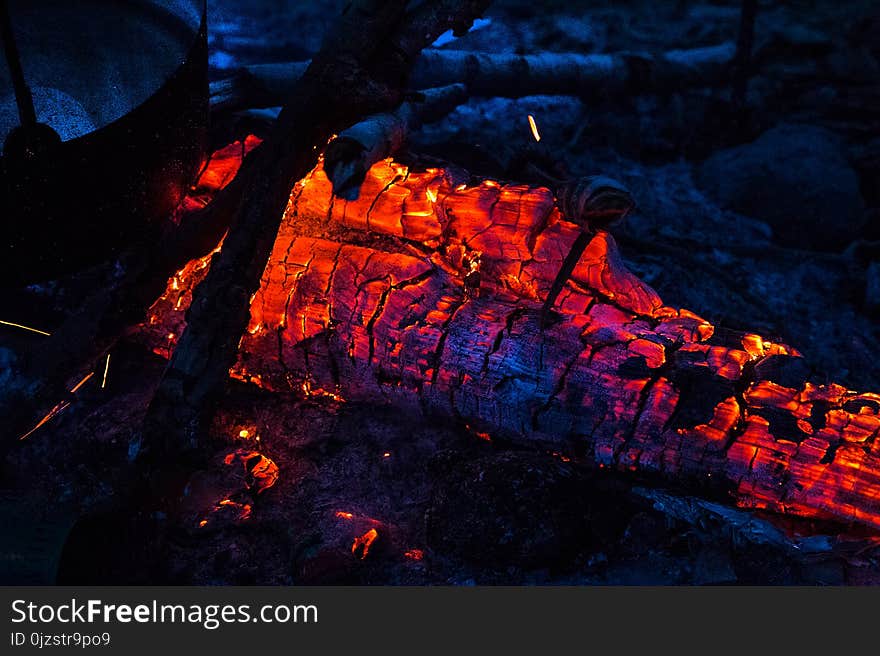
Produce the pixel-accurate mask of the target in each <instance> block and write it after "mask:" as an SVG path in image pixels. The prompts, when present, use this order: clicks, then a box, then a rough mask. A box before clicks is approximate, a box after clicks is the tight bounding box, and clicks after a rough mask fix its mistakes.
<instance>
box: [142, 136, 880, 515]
mask: <svg viewBox="0 0 880 656" xmlns="http://www.w3.org/2000/svg"><path fill="white" fill-rule="evenodd" d="M252 142H253V140H252V139H249V140H246V141H245V142H244V143H235V144H232V145H231V146H229V147H227V148H225V149H223V150H221V151H219V152H218V154H217V163H216V166H212V165H209V166H208V167H207V169H206V171H205V174H204V176H205V179H206V183H205V186H209V185H216V183H213V182H210V181H213V180H217V179H224V178H225V179H228V167H229V165H230V160H229V157H230V153H243V152H246V151H247V148H248V146H247V144H248V143H252ZM323 166H324V162H323V159H319V162H318V164H317V166H316V167H315V169H313V170H312V171H311V172H309V174H308V175H306V176H305V177H304V178H303V179H302V180H300V181H299V182H297V183H296V185H294V188H293V190H292V192H291V195H290V200H289V202H288V204H287V208H286V209H285V213H284V219H283V221H282V223H281V227H280V230H279V232H278V237H277V239H276V241H275V244H274V246H273V249H272V254H271V255H270V257H269V261H268V264H267V266H266V270H265V272H264V273H263V276H262V278H261V283H260V288H259V290H258V291H257V292H256V294H255V295H254V297H253V299H252V300H251V304H250V322H249V324H248V327H247V330H246V332H245V334H244V335H243V337H242V339H241V342H240V343H239V348H238V358H237V362H236V363H235V365H234V366H233V367H232V368H231V369H230V371H229V375H230V376H232V377H234V378H237V379H239V380H241V381H244V382H247V383H250V384H254V385H258V386H260V387H262V388H265V389H267V390H273V391H290V390H300V391H302V393H303V394H305V395H307V396H309V395H317V396H328V397H331V398H333V399H335V400H337V401H340V402H343V401H344V400H346V399H350V400H352V401H360V402H368V403H376V404H388V405H391V406H393V407H395V408H397V409H399V410H401V411H403V412H408V413H413V414H421V413H425V414H428V415H431V416H438V417H443V418H444V419H446V420H455V421H463V422H465V423H467V424H468V425H469V426H472V427H476V428H475V430H479V431H481V434H482V435H485V436H486V439H490V440H491V439H492V437H498V438H501V439H504V440H506V441H510V442H513V443H521V444H525V445H530V446H540V447H541V448H546V449H547V450H549V451H552V452H554V453H556V454H560V455H561V456H562V457H577V458H579V459H581V460H586V461H589V462H590V463H591V464H593V465H594V466H602V467H611V468H615V469H620V470H625V471H633V472H639V473H640V474H646V475H658V476H662V477H667V478H672V479H674V480H676V481H678V482H679V483H681V482H684V481H690V482H691V484H692V485H694V486H703V485H706V484H708V485H710V486H711V487H717V488H718V489H720V490H725V491H727V492H729V493H731V494H732V495H733V497H734V499H735V500H736V502H737V504H738V505H740V506H742V507H748V508H762V509H769V510H773V511H775V512H780V513H789V514H793V515H799V516H804V517H811V518H821V519H832V520H837V521H842V522H852V521H854V522H858V523H862V524H865V525H868V526H872V527H878V526H880V479H878V478H877V464H876V463H877V460H876V459H877V457H878V452H877V450H876V449H874V448H873V444H874V438H875V437H876V435H877V432H878V430H880V395H878V394H874V393H858V392H853V391H850V390H847V389H845V388H844V387H842V386H840V385H836V384H834V383H828V384H817V383H816V382H815V381H811V380H810V378H809V376H808V375H807V374H805V373H804V371H805V369H804V367H803V365H802V357H801V356H800V354H799V353H798V351H797V350H795V349H794V348H792V347H790V346H787V345H784V344H778V343H773V342H771V341H769V340H767V339H765V338H763V337H761V336H760V335H757V334H753V333H742V334H736V333H730V332H727V333H722V334H716V330H715V328H714V327H713V326H712V324H711V323H709V322H708V321H706V320H705V319H702V318H700V317H699V316H697V315H696V314H694V313H692V312H690V311H688V310H685V309H677V308H671V307H668V306H665V305H664V304H663V303H662V301H661V300H660V297H659V296H658V295H657V293H656V292H655V291H654V290H652V289H651V288H650V287H648V286H647V285H645V284H644V283H642V282H641V281H640V280H639V279H638V278H636V277H635V276H633V275H632V274H631V273H630V272H629V271H627V270H626V268H625V266H624V265H623V262H622V260H621V257H620V254H619V252H618V247H617V245H616V243H615V241H614V238H613V237H612V236H611V234H610V233H607V232H603V231H598V232H596V234H595V235H594V236H593V237H592V239H591V240H590V242H589V246H588V247H587V249H586V251H585V252H584V253H583V256H582V257H581V258H580V259H579V261H578V264H577V267H576V268H575V269H574V271H573V274H572V277H571V280H570V281H568V283H567V285H566V288H565V291H564V293H563V294H561V295H560V297H559V299H558V302H557V304H556V306H555V308H554V317H553V319H552V325H545V326H544V327H543V328H542V327H541V306H542V303H543V300H544V298H545V297H546V295H547V292H548V291H549V288H550V286H551V285H552V283H553V281H554V280H555V278H556V275H557V273H558V271H559V269H560V267H561V265H562V261H563V259H564V258H565V256H566V254H567V253H568V252H569V251H570V250H571V247H572V243H573V242H574V240H575V239H576V236H577V234H578V232H579V229H578V227H577V225H576V224H575V223H573V222H572V221H570V220H568V219H567V218H566V217H565V216H563V215H562V214H561V212H560V210H559V208H558V207H557V206H556V204H555V202H554V196H553V194H552V193H551V191H550V190H548V189H546V188H541V187H530V186H528V185H517V184H502V183H499V182H496V181H493V180H481V181H479V182H476V183H471V182H469V181H468V178H467V177H466V176H465V174H464V173H462V172H460V171H455V172H453V171H450V170H446V169H438V168H427V169H425V170H421V171H419V170H411V169H410V168H409V167H408V166H405V165H403V164H400V163H397V162H395V161H394V160H393V159H387V160H382V161H380V162H378V163H376V164H375V165H373V166H372V167H371V168H370V169H369V171H368V173H367V175H366V178H365V180H364V182H363V183H362V185H361V187H360V194H359V197H358V198H357V199H356V200H353V201H349V200H345V199H339V198H335V197H334V194H333V188H332V184H331V182H330V180H329V179H328V178H327V176H326V175H325V173H324V169H323ZM224 171H226V172H227V173H225V174H224ZM389 238H390V239H389ZM392 240H393V241H392ZM209 262H210V256H205V257H202V258H198V259H196V260H193V261H191V262H190V263H188V264H187V265H186V266H185V267H184V268H183V269H181V270H180V271H179V272H178V273H177V274H175V275H174V276H173V277H172V278H171V280H170V282H169V285H168V287H167V288H166V290H165V293H164V294H163V295H162V296H161V297H160V298H159V300H158V301H157V302H156V303H155V304H154V305H153V307H152V308H151V309H150V312H149V319H148V321H147V322H145V323H144V324H142V325H141V326H140V327H139V331H140V334H141V338H142V339H143V340H144V341H145V343H146V344H148V345H149V346H150V347H151V348H152V349H153V351H154V352H155V353H157V354H159V355H162V356H166V357H167V356H168V354H169V353H170V352H171V351H172V350H173V342H174V336H175V335H179V334H181V333H182V332H183V331H184V329H185V326H186V310H187V309H188V307H189V304H190V302H191V298H192V291H193V288H194V287H195V286H196V285H197V284H198V283H199V282H201V280H202V279H203V278H204V277H205V275H206V273H207V270H208V266H209ZM475 274H478V277H479V282H478V283H476V284H474V283H473V282H470V281H472V280H473V279H474V277H475Z"/></svg>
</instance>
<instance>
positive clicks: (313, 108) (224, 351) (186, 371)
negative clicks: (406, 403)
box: [141, 0, 489, 463]
mask: <svg viewBox="0 0 880 656" xmlns="http://www.w3.org/2000/svg"><path fill="white" fill-rule="evenodd" d="M488 4H489V2H488V0H460V1H453V0H448V1H447V0H440V1H439V2H432V3H425V4H422V5H420V6H418V7H417V8H416V9H413V10H411V11H406V5H407V3H406V2H375V1H373V0H363V1H362V2H354V3H352V4H351V5H350V6H349V7H348V8H347V10H346V12H345V13H344V14H343V16H342V18H341V19H340V21H339V24H338V27H337V28H336V29H335V30H334V31H333V32H332V33H331V34H330V35H329V36H328V37H327V38H326V39H325V41H324V44H323V45H322V48H321V50H320V52H319V53H318V54H317V56H316V57H315V59H314V60H313V61H312V62H311V64H310V65H309V68H308V69H307V70H306V72H305V74H304V75H303V77H302V78H300V79H299V80H298V81H297V82H296V84H295V86H294V87H293V93H292V95H291V97H292V100H291V102H290V104H288V105H287V106H285V107H284V109H283V110H282V111H281V114H280V115H279V117H278V121H277V123H276V125H275V127H274V130H273V131H272V133H271V134H270V135H269V136H268V138H267V139H266V141H265V142H264V143H263V144H262V145H261V147H260V149H259V150H258V152H257V153H256V154H255V156H254V157H253V158H251V160H250V161H249V163H248V165H247V166H246V167H245V170H243V171H242V174H241V178H242V182H241V184H242V185H243V189H242V194H241V199H240V201H239V202H238V204H237V207H236V210H235V212H234V214H233V218H232V221H231V227H230V229H229V232H228V234H227V236H226V238H225V241H224V245H223V249H222V250H221V251H220V253H219V254H218V255H217V256H215V257H214V259H213V261H212V266H211V268H210V271H209V273H208V275H207V276H206V278H205V280H204V281H203V282H202V283H201V284H200V285H199V287H198V288H197V289H196V290H195V292H194V296H193V301H192V304H191V306H190V309H189V311H188V313H187V327H186V329H185V330H184V332H183V334H182V335H181V337H180V341H179V343H178V345H177V348H176V349H175V351H174V355H173V357H172V358H171V361H170V362H169V365H168V369H167V371H166V372H165V375H164V376H163V378H162V381H161V382H160V384H159V387H158V389H157V392H156V395H155V397H154V398H153V401H152V403H151V404H150V408H149V409H148V412H147V416H146V419H145V421H144V429H143V437H142V444H141V445H142V447H143V450H142V452H141V453H142V458H143V459H144V460H145V461H146V462H148V463H149V462H157V461H158V460H161V459H162V457H163V456H164V455H166V454H186V455H189V456H195V457H198V454H199V452H200V451H202V450H201V449H200V447H201V446H202V444H201V438H202V436H203V432H204V427H205V420H206V419H208V418H209V417H210V416H211V413H212V411H213V404H214V402H215V401H216V399H217V397H218V396H219V394H220V393H221V392H222V389H223V385H224V383H225V381H226V379H227V376H228V371H229V368H230V366H231V365H232V364H233V363H234V362H235V358H236V353H237V350H238V343H239V340H240V338H241V335H242V333H243V332H244V330H245V328H246V326H247V323H248V319H249V311H248V310H249V305H250V302H251V297H252V295H253V294H254V293H255V292H256V291H257V289H258V287H259V282H260V276H261V274H262V272H263V270H264V269H265V266H266V262H267V259H268V257H269V255H270V253H271V252H272V248H273V244H274V243H275V241H276V236H277V233H278V229H279V225H280V222H281V219H282V216H283V214H284V207H285V205H286V204H287V201H288V197H289V191H290V188H291V186H292V185H293V184H294V183H295V181H296V180H298V179H300V178H302V177H303V176H304V175H306V173H308V171H309V170H310V169H311V168H312V167H313V166H314V163H315V161H316V159H317V156H318V149H319V148H320V147H321V146H322V145H323V144H325V143H326V142H327V140H328V139H329V138H330V135H331V134H333V133H334V132H336V131H338V130H340V129H341V128H342V127H344V126H345V125H350V124H352V123H354V122H356V121H357V120H358V119H359V118H361V117H362V116H364V115H367V114H370V113H374V112H379V111H384V110H388V109H391V108H392V107H394V106H395V105H397V104H398V103H399V101H400V94H401V91H400V90H401V88H402V86H403V84H404V83H405V78H406V75H407V73H408V68H409V66H410V58H411V57H412V56H414V55H415V54H417V52H418V51H419V50H420V49H421V48H423V47H425V46H426V45H428V44H429V43H431V42H432V41H433V40H434V39H436V37H437V36H439V35H440V34H441V33H442V32H443V31H445V30H446V29H448V28H450V27H455V28H457V29H458V28H459V27H460V26H461V25H467V24H469V23H470V21H472V20H473V18H475V17H476V16H478V15H479V14H480V13H481V12H482V11H483V10H484V9H485V8H486V6H487V5H488ZM157 457H158V460H157Z"/></svg>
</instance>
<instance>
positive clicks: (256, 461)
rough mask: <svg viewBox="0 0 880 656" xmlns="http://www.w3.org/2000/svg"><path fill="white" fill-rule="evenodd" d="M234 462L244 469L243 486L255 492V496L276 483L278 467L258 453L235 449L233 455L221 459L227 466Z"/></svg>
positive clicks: (229, 454)
mask: <svg viewBox="0 0 880 656" xmlns="http://www.w3.org/2000/svg"><path fill="white" fill-rule="evenodd" d="M236 461H238V462H240V463H241V464H242V467H243V468H244V473H245V485H247V487H248V489H251V490H255V491H256V493H257V494H262V493H263V492H265V491H266V490H268V489H269V488H270V487H272V486H273V485H275V483H276V482H277V481H278V465H276V464H275V463H274V462H273V461H272V459H271V458H267V457H266V456H264V455H263V454H262V453H260V452H259V451H249V450H248V449H237V450H236V451H234V452H233V453H228V454H226V457H225V458H224V459H223V462H224V463H225V464H227V465H231V464H233V463H234V462H236Z"/></svg>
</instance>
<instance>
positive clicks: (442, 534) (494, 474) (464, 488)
mask: <svg viewBox="0 0 880 656" xmlns="http://www.w3.org/2000/svg"><path fill="white" fill-rule="evenodd" d="M588 480H589V479H588V477H586V476H585V475H584V474H583V473H582V472H581V471H579V470H578V469H577V468H575V467H573V466H571V465H569V464H567V463H563V462H561V461H559V460H557V459H555V458H553V457H551V456H545V455H539V454H528V453H505V454H500V455H493V456H489V457H484V458H480V459H478V460H474V461H470V462H460V463H458V465H457V466H456V467H455V468H453V469H451V470H450V471H449V473H448V475H447V476H445V477H438V480H437V484H436V486H435V489H434V493H433V497H432V500H431V505H430V507H429V509H428V511H427V513H426V526H427V539H428V546H429V547H430V548H431V549H432V550H434V551H435V552H437V553H440V554H445V555H448V556H454V557H456V558H460V559H463V560H466V561H470V562H474V563H479V564H482V565H486V566H489V567H498V568H506V567H508V566H511V565H512V566H518V567H529V566H533V565H537V564H538V563H542V564H546V563H554V564H556V565H559V566H565V565H566V564H569V563H570V561H571V559H572V558H573V557H574V556H575V555H576V554H577V553H578V552H579V551H581V550H583V549H585V548H586V547H587V545H588V536H589V530H588V529H589V527H588V518H587V511H588V504H587V501H586V499H585V495H584V490H585V489H586V486H587V484H588Z"/></svg>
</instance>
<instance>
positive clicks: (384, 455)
mask: <svg viewBox="0 0 880 656" xmlns="http://www.w3.org/2000/svg"><path fill="white" fill-rule="evenodd" d="M382 457H383V458H390V457H391V452H390V451H386V452H385V453H383V454H382Z"/></svg>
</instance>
